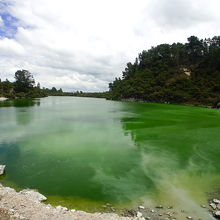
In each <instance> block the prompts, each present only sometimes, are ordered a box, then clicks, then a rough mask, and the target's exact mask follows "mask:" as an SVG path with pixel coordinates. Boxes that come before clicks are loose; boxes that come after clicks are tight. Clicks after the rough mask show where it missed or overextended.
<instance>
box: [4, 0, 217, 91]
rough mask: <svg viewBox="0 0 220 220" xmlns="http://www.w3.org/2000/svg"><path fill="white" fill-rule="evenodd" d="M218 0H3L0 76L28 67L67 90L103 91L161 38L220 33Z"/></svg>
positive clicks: (44, 81)
mask: <svg viewBox="0 0 220 220" xmlns="http://www.w3.org/2000/svg"><path fill="white" fill-rule="evenodd" d="M219 8H220V1H219V0H209V2H208V3H207V0H193V1H192V0H105V1H103V0H92V1H91V0H80V1H75V0H62V1H60V0H0V78H2V79H3V80H4V79H6V78H8V79H9V80H13V79H14V73H15V72H16V71H17V70H18V69H27V70H29V71H30V72H31V73H32V74H33V75H34V78H35V81H36V82H40V83H41V85H42V86H45V87H53V86H55V87H58V88H60V87H61V88H63V90H66V91H75V90H82V91H104V90H107V89H108V83H109V82H111V81H112V80H114V78H115V77H118V76H121V72H122V71H123V69H124V68H125V65H126V63H127V62H133V61H134V60H135V57H137V56H138V53H140V52H141V51H142V50H147V49H149V48H150V47H151V46H156V45H158V44H162V43H173V42H183V43H184V42H186V40H187V38H188V37H190V36H192V35H195V36H198V37H199V38H208V37H213V36H216V35H220V13H219Z"/></svg>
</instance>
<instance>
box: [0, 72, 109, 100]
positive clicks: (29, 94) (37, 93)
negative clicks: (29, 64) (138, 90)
mask: <svg viewBox="0 0 220 220" xmlns="http://www.w3.org/2000/svg"><path fill="white" fill-rule="evenodd" d="M107 95H108V92H94V93H92V92H82V91H76V92H63V90H62V89H61V88H60V89H56V88H55V87H52V88H51V89H48V88H44V87H43V88H41V87H40V83H37V85H35V80H34V77H33V75H32V74H31V73H30V72H29V71H28V70H18V71H17V72H16V73H15V82H10V81H9V80H7V79H6V80H5V81H2V82H1V79H0V97H7V98H10V99H14V98H42V97H47V96H79V97H94V98H106V97H107Z"/></svg>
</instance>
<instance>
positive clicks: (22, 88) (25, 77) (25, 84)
mask: <svg viewBox="0 0 220 220" xmlns="http://www.w3.org/2000/svg"><path fill="white" fill-rule="evenodd" d="M34 84H35V81H34V77H33V75H32V74H31V73H30V72H29V71H28V70H18V71H17V72H16V73H15V91H16V92H28V90H30V89H32V88H33V87H34Z"/></svg>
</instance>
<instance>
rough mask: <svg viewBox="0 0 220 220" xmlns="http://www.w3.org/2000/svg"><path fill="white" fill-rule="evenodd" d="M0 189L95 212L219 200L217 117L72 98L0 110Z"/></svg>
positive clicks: (195, 207) (196, 205) (198, 211)
mask: <svg viewBox="0 0 220 220" xmlns="http://www.w3.org/2000/svg"><path fill="white" fill-rule="evenodd" d="M0 106H1V107H0V164H6V165H7V167H6V174H5V175H4V176H2V177H0V182H1V183H2V184H3V185H7V186H11V187H14V188H16V189H17V190H20V189H23V188H31V189H38V190H39V192H40V193H42V194H44V195H45V196H47V197H48V202H49V203H51V204H54V205H58V204H61V205H64V206H67V207H69V208H76V209H81V210H86V211H91V212H93V211H100V210H102V205H104V204H106V203H111V204H113V206H114V207H116V208H123V207H128V208H131V207H136V206H137V205H140V204H143V205H146V206H149V207H150V206H155V205H158V204H162V205H164V206H167V205H173V206H175V207H177V208H178V207H179V208H180V209H181V208H182V207H184V208H185V209H188V210H190V211H191V212H192V213H194V214H195V215H198V216H199V215H202V216H206V218H207V219H209V218H210V219H211V217H209V216H208V214H207V213H205V210H204V209H202V208H201V207H200V205H201V204H206V205H207V200H208V199H209V198H212V197H213V196H219V195H220V111H219V110H217V109H207V108H200V107H189V106H180V105H168V104H153V103H132V102H116V101H107V100H105V99H93V98H77V97H48V98H43V99H36V100H16V101H15V103H11V102H4V103H3V102H2V103H0Z"/></svg>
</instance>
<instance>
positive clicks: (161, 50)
mask: <svg viewBox="0 0 220 220" xmlns="http://www.w3.org/2000/svg"><path fill="white" fill-rule="evenodd" d="M109 91H110V94H109V95H110V98H111V99H113V100H136V101H146V102H160V103H177V104H180V103H181V104H192V105H203V106H212V107H217V105H219V104H220V36H218V37H213V38H212V39H210V38H209V39H204V40H203V39H201V40H200V39H198V38H197V37H195V36H191V37H189V38H188V42H187V43H185V44H182V43H173V44H172V45H170V44H161V45H158V46H156V47H152V48H151V49H149V50H148V51H146V50H144V51H143V52H142V53H140V54H139V55H138V58H136V60H135V62H134V63H130V62H129V63H127V66H126V68H125V70H124V71H123V72H122V78H115V80H114V81H113V82H112V83H110V84H109Z"/></svg>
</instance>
